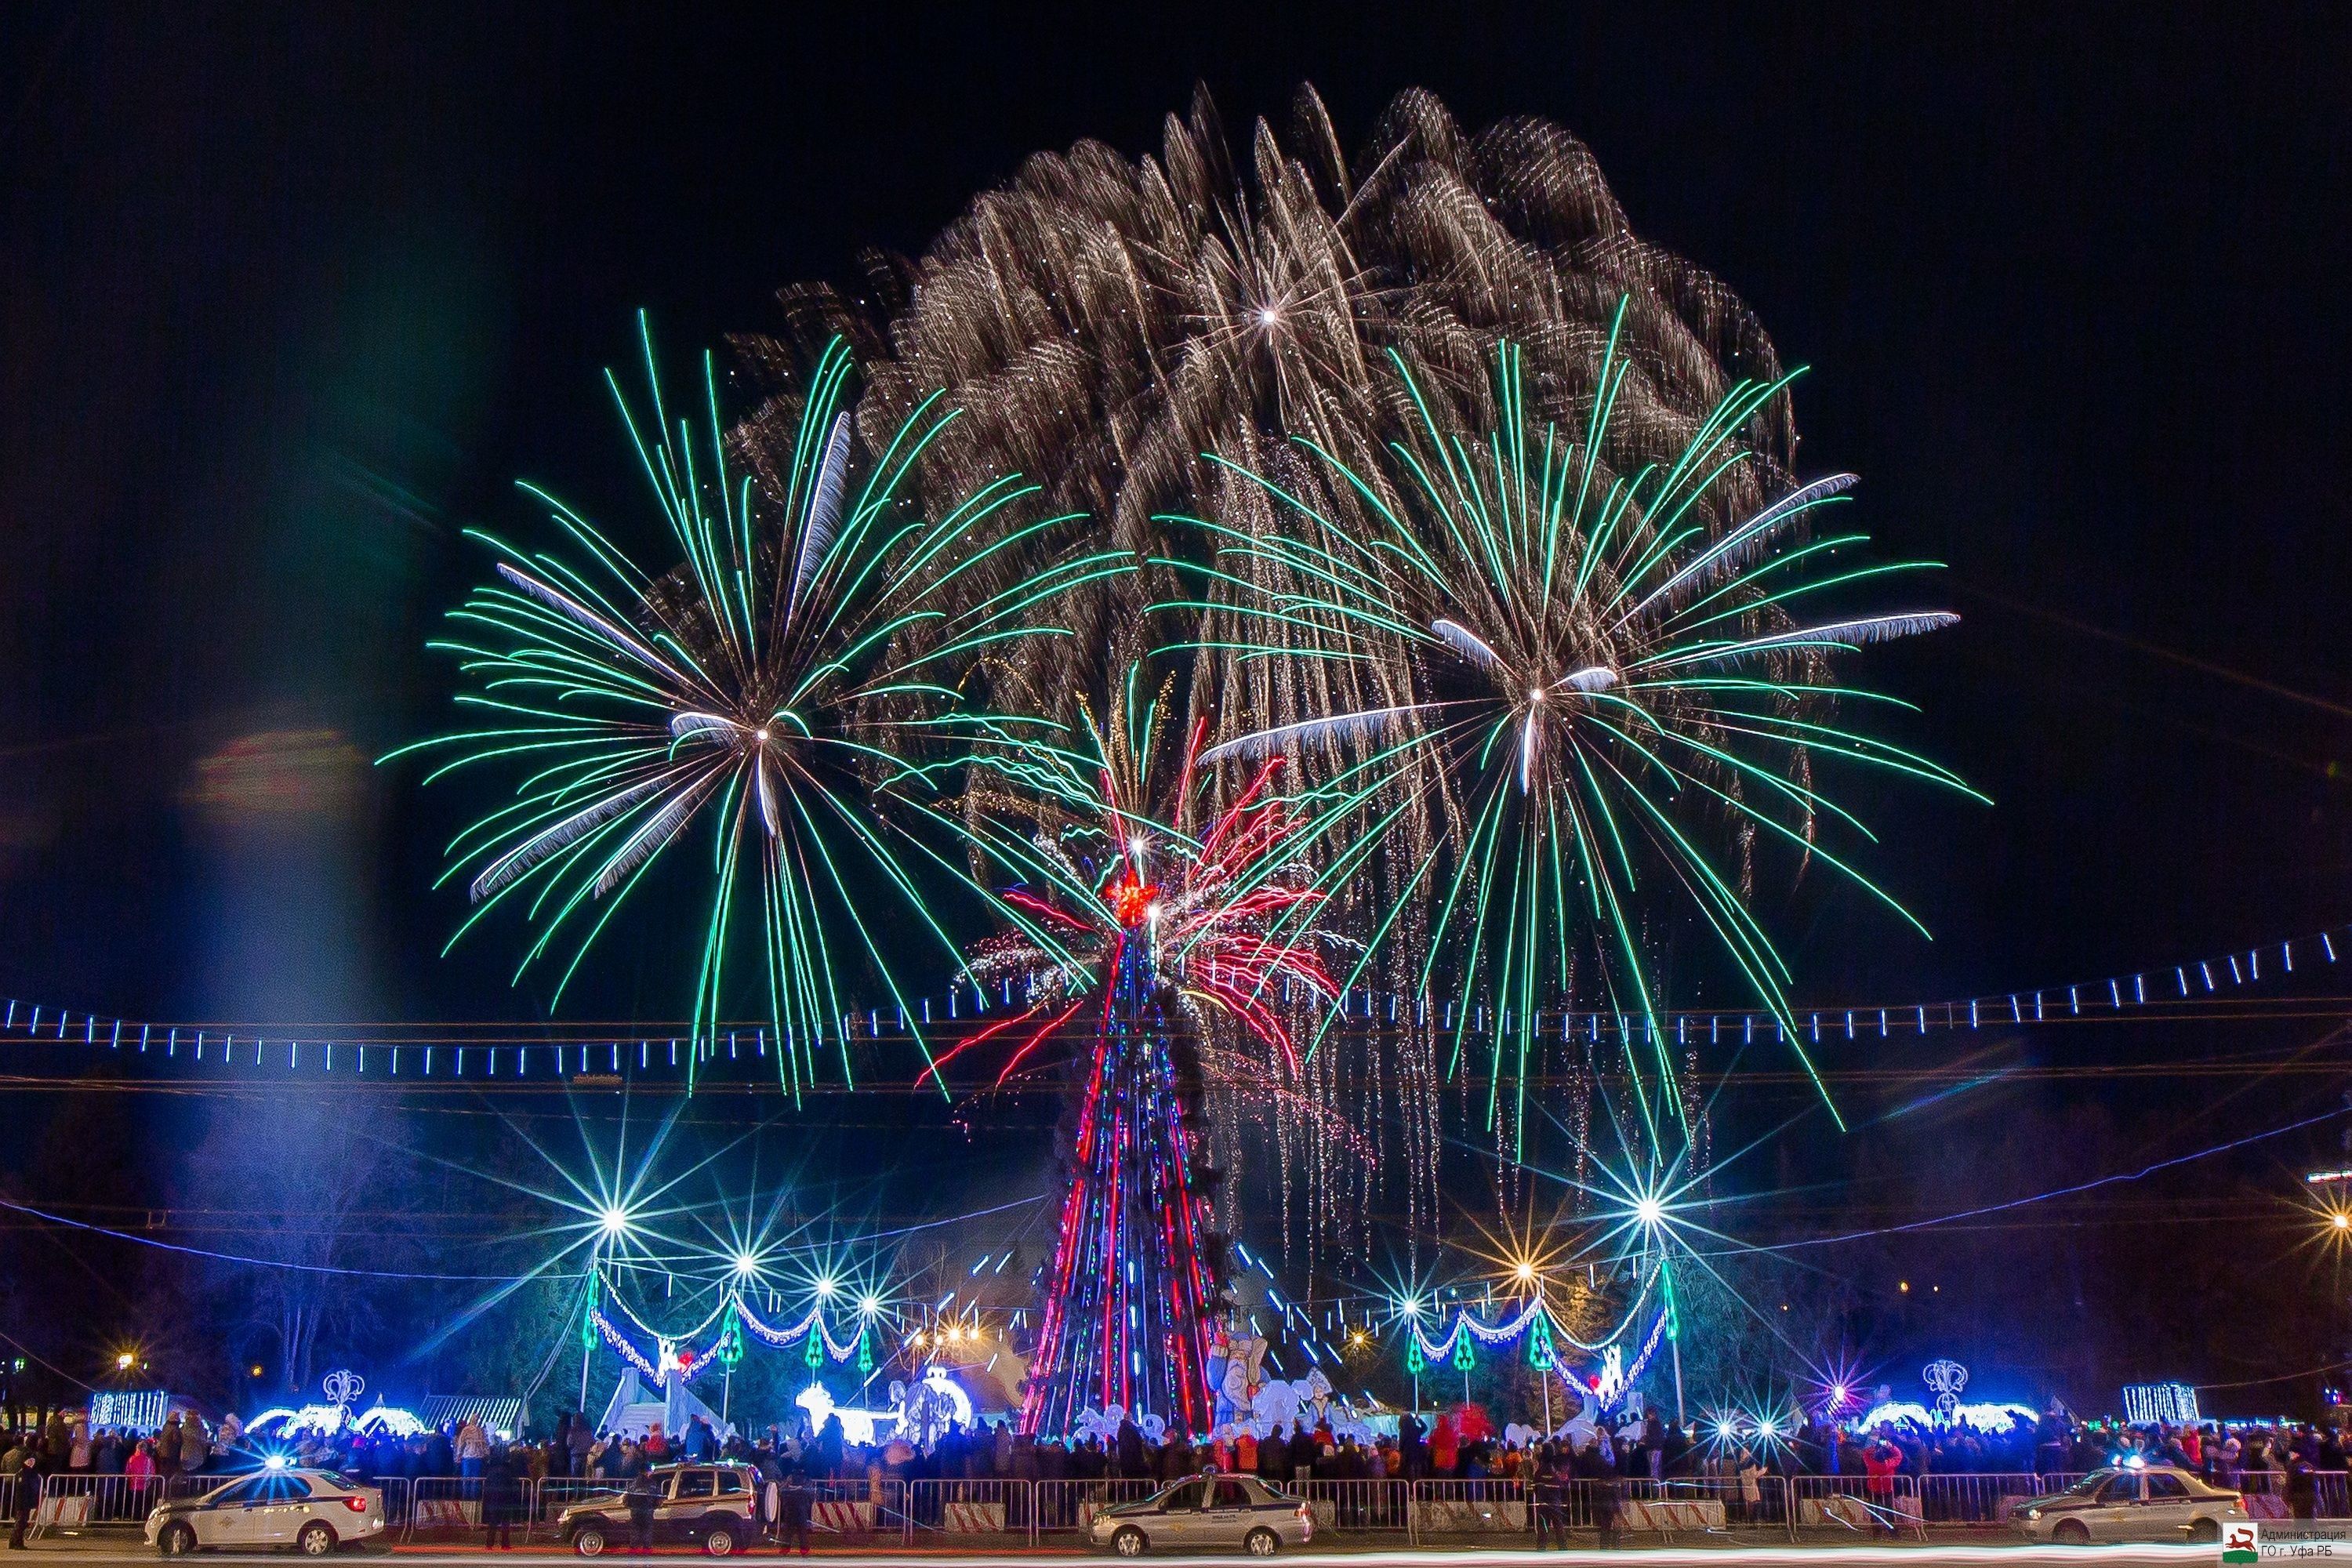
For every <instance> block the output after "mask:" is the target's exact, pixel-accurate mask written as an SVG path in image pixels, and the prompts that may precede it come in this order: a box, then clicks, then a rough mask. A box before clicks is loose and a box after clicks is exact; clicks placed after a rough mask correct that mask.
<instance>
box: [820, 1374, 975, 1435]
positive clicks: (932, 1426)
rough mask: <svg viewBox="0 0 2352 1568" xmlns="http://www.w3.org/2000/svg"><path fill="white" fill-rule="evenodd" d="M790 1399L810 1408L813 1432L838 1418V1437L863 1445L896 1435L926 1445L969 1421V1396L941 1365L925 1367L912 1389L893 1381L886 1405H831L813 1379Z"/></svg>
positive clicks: (830, 1396)
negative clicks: (873, 1407)
mask: <svg viewBox="0 0 2352 1568" xmlns="http://www.w3.org/2000/svg"><path fill="white" fill-rule="evenodd" d="M793 1404H795V1405H799V1406H800V1407H801V1408H802V1409H803V1410H805V1411H807V1412H808V1417H809V1430H811V1431H812V1432H821V1431H823V1430H824V1424H825V1422H826V1421H827V1420H838V1421H839V1422H840V1423H841V1436H842V1440H843V1441H844V1442H848V1443H856V1444H859V1445H861V1446H871V1445H872V1444H873V1443H874V1442H876V1441H877V1437H879V1436H891V1435H894V1434H895V1435H897V1436H903V1437H905V1438H906V1439H907V1440H908V1441H909V1442H911V1443H915V1444H918V1445H928V1444H929V1443H932V1442H935V1441H937V1440H938V1438H939V1436H940V1433H942V1432H945V1431H946V1430H947V1429H948V1426H949V1424H950V1423H951V1422H952V1423H953V1424H955V1425H956V1426H961V1427H963V1428H965V1429H966V1430H970V1429H971V1425H972V1409H971V1395H969V1394H966V1393H964V1391H963V1390H962V1389H961V1388H960V1387H958V1386H957V1385H956V1382H955V1380H954V1379H953V1378H951V1377H950V1376H949V1375H948V1372H947V1368H945V1367H941V1366H934V1367H930V1368H929V1369H927V1370H926V1371H925V1372H924V1373H923V1376H922V1381H921V1382H919V1383H918V1384H915V1386H914V1387H913V1388H911V1389H910V1388H908V1386H907V1385H906V1384H903V1383H898V1382H895V1381H894V1382H893V1383H892V1384H890V1407H889V1408H888V1409H887V1410H860V1409H857V1408H856V1407H854V1406H851V1405H835V1403H834V1402H833V1395H832V1394H830V1393H829V1392H827V1391H826V1389H825V1386H824V1384H821V1383H813V1384H809V1386H808V1387H806V1388H803V1389H802V1390H801V1391H800V1392H799V1393H798V1394H794V1395H793Z"/></svg>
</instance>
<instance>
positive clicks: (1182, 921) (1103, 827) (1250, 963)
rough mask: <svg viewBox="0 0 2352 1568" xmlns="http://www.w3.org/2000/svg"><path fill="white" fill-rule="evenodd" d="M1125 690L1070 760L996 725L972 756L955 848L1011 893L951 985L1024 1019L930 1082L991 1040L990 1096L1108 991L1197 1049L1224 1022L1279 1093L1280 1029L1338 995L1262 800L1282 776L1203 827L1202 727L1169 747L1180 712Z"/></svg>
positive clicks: (1061, 750) (1058, 749)
mask: <svg viewBox="0 0 2352 1568" xmlns="http://www.w3.org/2000/svg"><path fill="white" fill-rule="evenodd" d="M1140 677H1141V668H1140V667H1139V666H1132V667H1130V668H1129V671H1128V677H1127V680H1126V683H1125V685H1124V687H1123V688H1122V689H1121V690H1120V691H1119V693H1118V697H1117V699H1116V700H1115V701H1114V703H1113V705H1112V708H1111V711H1110V714H1109V722H1108V724H1107V725H1103V726H1097V724H1096V723H1095V722H1094V720H1093V718H1092V715H1091V714H1085V715H1083V716H1082V721H1081V725H1080V730H1079V733H1078V735H1077V736H1076V740H1077V742H1078V743H1077V744H1076V745H1075V746H1073V745H1070V744H1067V743H1066V741H1067V740H1068V739H1069V737H1067V735H1066V732H1064V734H1063V736H1062V740H1063V742H1064V743H1055V741H1053V740H1046V739H1042V738H1040V737H1043V736H1045V735H1046V734H1048V733H1049V732H1051V731H1053V730H1054V728H1055V727H1054V726H1052V725H1050V724H1049V723H1048V722H1047V721H1042V720H1032V721H1003V731H1004V736H1003V738H1000V739H998V740H995V741H993V742H990V743H987V744H985V745H984V746H983V747H982V749H981V751H980V752H978V753H977V755H976V758H975V763H976V770H975V780H974V782H973V784H971V788H970V790H969V791H968V793H967V795H966V796H965V799H964V814H963V815H964V822H965V832H966V833H967V834H968V835H969V837H970V838H971V843H972V844H973V846H974V847H977V848H978V849H979V850H980V851H981V852H982V854H983V855H984V856H986V857H989V858H993V859H994V860H996V861H997V862H998V863H1000V864H1002V865H1003V866H1005V867H1008V868H1011V870H1012V872H1013V875H1014V877H1015V878H1016V879H1017V881H1016V885H1014V886H1012V887H1008V888H1004V889H1000V890H999V891H998V893H997V898H998V901H999V905H1000V907H1001V908H1002V909H1003V910H1006V911H1008V913H1009V915H1010V916H1011V918H1012V919H1013V922H1014V927H1013V930H1011V931H1007V932H1005V933H1004V934H1003V935H1001V936H998V937H993V938H991V939H989V940H987V941H984V942H980V943H979V944H977V945H976V946H974V947H973V948H972V949H971V951H970V952H969V953H968V955H967V957H966V960H965V973H966V977H967V978H968V979H969V980H970V981H971V984H974V985H976V986H978V987H980V988H981V989H982V990H983V991H991V992H996V993H998V994H1008V995H1009V994H1013V993H1016V992H1017V993H1018V994H1019V996H1020V997H1021V999H1022V1000H1023V1001H1024V1003H1025V1006H1024V1010H1023V1011H1022V1012H1021V1013H1019V1014H1018V1015H1016V1016H1013V1017H1010V1018H1006V1019H1003V1020H1002V1021H1000V1022H999V1023H997V1024H995V1025H992V1026H990V1028H989V1029H986V1030H982V1031H981V1032H979V1033H978V1034H975V1035H973V1036H972V1037H970V1038H968V1039H967V1040H965V1041H963V1042H962V1043H961V1044H960V1045H958V1046H957V1047H955V1050H954V1051H952V1052H950V1053H948V1055H946V1056H943V1057H942V1058H940V1066H941V1067H944V1066H945V1065H946V1064H947V1062H948V1060H949V1059H950V1058H952V1057H953V1056H955V1055H957V1054H960V1053H961V1052H963V1051H965V1050H967V1049H970V1048H972V1047H978V1046H982V1045H985V1044H987V1043H988V1042H989V1041H990V1040H996V1039H1001V1040H1003V1041H1005V1042H1007V1043H1008V1044H1013V1049H1012V1050H1011V1052H1010V1054H1009V1056H1008V1057H1007V1058H1006V1059H1005V1061H1004V1062H1003V1067H1002V1068H1001V1070H1000V1071H999V1073H998V1074H997V1079H996V1082H997V1084H998V1085H1000V1086H1001V1085H1003V1083H1004V1082H1006V1081H1007V1080H1008V1079H1011V1077H1012V1076H1013V1073H1014V1072H1015V1071H1016V1070H1017V1069H1019V1068H1021V1067H1022V1066H1023V1065H1024V1063H1025V1062H1028V1061H1030V1060H1031V1058H1032V1056H1033V1053H1034V1052H1035V1050H1036V1049H1037V1047H1038V1046H1039V1045H1040V1044H1041V1043H1042V1042H1043V1041H1044V1039H1045V1037H1047V1036H1048V1035H1049V1034H1051V1033H1052V1032H1053V1031H1054V1030H1055V1029H1059V1028H1062V1027H1064V1026H1066V1025H1068V1024H1069V1023H1070V1022H1071V1021H1072V1020H1073V1019H1074V1018H1076V1017H1078V1016H1079V1014H1080V1012H1081V1010H1083V1009H1086V1008H1087V1007H1088V1006H1090V1005H1099V1006H1101V1007H1106V1008H1107V1007H1108V1006H1110V1005H1112V1002H1111V998H1112V997H1113V996H1114V995H1116V994H1119V993H1121V992H1122V991H1123V992H1125V993H1126V994H1128V995H1129V997H1130V998H1131V999H1133V998H1140V997H1141V996H1143V995H1144V994H1154V993H1156V994H1161V995H1162V996H1163V998H1164V1000H1165V1001H1166V1002H1168V1003H1169V1004H1171V1006H1172V1007H1173V1009H1174V1010H1176V1011H1177V1012H1179V1013H1180V1014H1181V1015H1182V1016H1185V1017H1186V1018H1187V1019H1188V1020H1189V1021H1190V1023H1191V1024H1192V1032H1193V1033H1194V1034H1195V1035H1196V1036H1207V1035H1209V1034H1210V1033H1211V1032H1212V1026H1213V1022H1214V1021H1216V1020H1229V1021H1230V1022H1231V1023H1232V1024H1234V1026H1237V1027H1238V1030H1239V1032H1240V1034H1241V1035H1242V1036H1244V1037H1246V1038H1247V1039H1249V1040H1251V1041H1254V1042H1255V1044H1256V1045H1257V1046H1258V1047H1262V1048H1263V1053H1264V1057H1265V1058H1267V1059H1266V1060H1264V1061H1260V1062H1259V1063H1257V1064H1256V1065H1257V1067H1258V1068H1259V1069H1261V1070H1262V1069H1263V1068H1265V1067H1266V1066H1274V1067H1276V1068H1282V1069H1283V1070H1284V1071H1285V1072H1286V1075H1287V1076H1289V1077H1295V1076H1296V1074H1297V1067H1298V1058H1297V1047H1296V1045H1295V1044H1294V1041H1293V1038H1292V1029H1293V1020H1294V1019H1295V1018H1296V1017H1297V1016H1298V1015H1299V1014H1300V1013H1302V1012H1306V1011H1309V1010H1312V1009H1315V1008H1318V1007H1319V1006H1320V1005H1323V1004H1327V1003H1328V1002H1330V1001H1331V1000H1332V999H1333V998H1334V997H1335V996H1336V995H1337V994H1338V988H1337V986H1336V984H1334V983H1333V981H1332V978H1331V975H1330V973H1329V970H1328V968H1327V966H1326V963H1325V954H1326V953H1327V952H1329V951H1331V939H1329V938H1328V937H1327V936H1326V935H1324V933H1322V932H1321V931H1319V930H1318V927H1317V926H1316V924H1315V922H1314V912H1315V910H1316V908H1317V907H1318V905H1320V904H1321V903H1322V902H1323V901H1324V900H1323V895H1322V894H1321V893H1319V892H1317V891H1313V890H1311V889H1307V888H1306V887H1305V886H1304V885H1303V884H1304V883H1305V882H1306V881H1307V879H1308V869H1307V867H1306V866H1305V864H1304V863H1303V862H1302V861H1300V860H1298V859H1297V858H1296V857H1295V856H1293V855H1292V854H1291V852H1290V845H1291V840H1292V837H1293V834H1294V832H1295V830H1296V825H1295V823H1294V821H1293V818H1292V816H1291V815H1290V811H1289V808H1288V805H1287V804H1286V801H1285V800H1284V799H1283V798H1282V797H1281V796H1280V795H1277V794H1276V793H1275V791H1274V788H1273V785H1274V781H1275V779H1276V775H1277V774H1278V773H1279V772H1280V771H1281V768H1282V760H1281V759H1280V758H1273V759H1269V760H1267V761H1265V762H1264V763H1261V764H1260V765H1259V766H1258V768H1257V769H1256V771H1255V773H1254V774H1253V775H1252V776H1250V777H1249V778H1248V779H1246V780H1245V781H1244V783H1243V784H1242V785H1241V787H1240V789H1239V790H1238V792H1237V793H1236V794H1234V796H1233V797H1232V799H1231V800H1230V802H1229V803H1227V804H1225V805H1223V809H1222V810H1220V809H1217V808H1216V806H1215V805H1213V802H1212V788H1213V782H1214V781H1213V778H1212V777H1211V775H1210V774H1209V773H1207V772H1205V771H1204V770H1202V768H1201V767H1200V765H1199V763H1200V758H1201V755H1202V750H1203V746H1204V743H1205V740H1206V736H1207V731H1208V723H1207V721H1206V720H1204V719H1196V720H1194V721H1192V724H1191V726H1190V727H1189V729H1187V730H1185V731H1184V732H1183V735H1182V739H1181V742H1178V743H1176V744H1174V745H1171V744H1170V743H1169V742H1170V739H1171V737H1170V735H1169V731H1170V730H1171V727H1173V726H1176V725H1179V724H1181V722H1182V720H1181V712H1180V710H1177V709H1176V708H1175V706H1174V704H1173V703H1172V702H1171V700H1170V695H1171V691H1170V688H1169V687H1168V686H1162V688H1161V689H1160V691H1159V692H1158V693H1157V695H1155V696H1154V697H1153V698H1151V699H1150V700H1148V701H1143V702H1139V701H1138V700H1137V698H1136V685H1137V682H1138V680H1139V679H1140ZM1016 734H1017V735H1019V736H1020V737H1021V738H1020V739H1017V740H1016V739H1013V738H1012V737H1013V736H1014V735H1016ZM1277 928H1282V932H1283V934H1279V935H1277V934H1276V929H1277ZM1039 1020H1044V1022H1043V1023H1042V1024H1039V1026H1038V1027H1037V1028H1036V1029H1034V1030H1032V1031H1030V1032H1029V1033H1027V1034H1026V1035H1024V1033H1023V1032H1022V1031H1023V1029H1024V1026H1027V1025H1030V1024H1033V1023H1037V1022H1038V1021H1039ZM1016 1042H1017V1043H1016ZM1224 1054H1225V1055H1227V1056H1231V1055H1232V1054H1233V1053H1232V1052H1231V1050H1230V1047H1228V1049H1227V1050H1226V1052H1225V1053H1224Z"/></svg>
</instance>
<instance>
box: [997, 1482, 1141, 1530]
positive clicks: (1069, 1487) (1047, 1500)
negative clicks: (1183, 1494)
mask: <svg viewBox="0 0 2352 1568" xmlns="http://www.w3.org/2000/svg"><path fill="white" fill-rule="evenodd" d="M1032 1484H1033V1485H1034V1486H1035V1488H1036V1489H1037V1490H1036V1506H1035V1508H1034V1510H1032V1512H1031V1514H1030V1517H1031V1518H1032V1519H1034V1521H1036V1531H1037V1532H1038V1533H1040V1534H1043V1533H1045V1532H1048V1531H1054V1532H1059V1531H1083V1530H1085V1529H1087V1527H1088V1526H1090V1525H1092V1524H1093V1523H1094V1521H1095V1514H1096V1513H1097V1511H1098V1510H1102V1509H1106V1508H1112V1507H1116V1506H1117V1505H1118V1504H1120V1503H1123V1502H1141V1501H1142V1500H1144V1499H1145V1498H1148V1497H1150V1496H1151V1495H1152V1494H1153V1493H1154V1492H1156V1491H1158V1490H1159V1489H1160V1488H1161V1487H1162V1486H1165V1485H1166V1484H1167V1483H1166V1482H1164V1481H1155V1480H1151V1479H1148V1478H1145V1477H1140V1476H1137V1477H1116V1476H1101V1477H1097V1478H1096V1479H1092V1480H1083V1481H1081V1480H1071V1479H1060V1480H1046V1481H1037V1482H1034V1483H1032Z"/></svg>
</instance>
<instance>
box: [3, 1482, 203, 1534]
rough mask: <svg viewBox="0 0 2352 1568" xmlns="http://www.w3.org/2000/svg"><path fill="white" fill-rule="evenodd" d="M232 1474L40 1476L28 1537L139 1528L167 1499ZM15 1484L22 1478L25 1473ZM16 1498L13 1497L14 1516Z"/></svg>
mask: <svg viewBox="0 0 2352 1568" xmlns="http://www.w3.org/2000/svg"><path fill="white" fill-rule="evenodd" d="M38 1479H39V1483H40V1492H39V1494H38V1495H37V1497H35V1498H34V1499H33V1524H32V1529H31V1530H30V1531H28V1532H27V1537H26V1538H27V1539H28V1540H33V1541H38V1540H40V1539H41V1538H42V1537H43V1536H45V1535H47V1533H49V1532H50V1531H58V1533H60V1534H64V1533H67V1532H71V1533H74V1534H80V1533H82V1532H84V1531H100V1530H127V1531H137V1530H138V1529H139V1528H140V1527H141V1526H142V1525H144V1524H145V1523H146V1522H147V1515H148V1513H149V1512H150V1511H151V1510H153V1508H154V1507H155V1505H156V1504H157V1503H159V1502H162V1501H164V1500H167V1499H174V1498H184V1497H198V1496H202V1495H203V1494H204V1493H205V1492H208V1491H210V1490H212V1489H214V1488H215V1487H221V1486H226V1485H227V1484H228V1483H229V1482H231V1481H233V1480H236V1479H237V1478H236V1477H235V1476H233V1475H219V1474H209V1475H194V1476H158V1475H144V1476H132V1475H123V1474H117V1473H109V1474H100V1473H96V1472H93V1471H89V1470H63V1471H58V1472H56V1473H53V1474H50V1475H46V1476H42V1477H40V1478H38ZM17 1484H21V1478H19V1479H18V1481H17ZM15 1501H16V1500H15V1498H14V1496H13V1495H12V1496H11V1497H10V1499H9V1502H10V1506H11V1512H10V1514H9V1517H11V1518H13V1517H15V1516H14V1511H13V1510H14V1504H15Z"/></svg>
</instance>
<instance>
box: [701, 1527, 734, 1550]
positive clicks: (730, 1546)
mask: <svg viewBox="0 0 2352 1568" xmlns="http://www.w3.org/2000/svg"><path fill="white" fill-rule="evenodd" d="M702 1549H703V1550H704V1551H705V1552H709V1553H710V1555H712V1556H713V1557H724V1556H726V1555H728V1554H729V1553H730V1552H733V1551H734V1550H735V1532H734V1531H731V1530H730V1529H728V1528H727V1527H726V1526H725V1525H723V1524H722V1525H720V1526H719V1528H718V1529H716V1530H714V1531H710V1532H709V1534H708V1535H705V1536H704V1537H703V1538H702Z"/></svg>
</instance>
